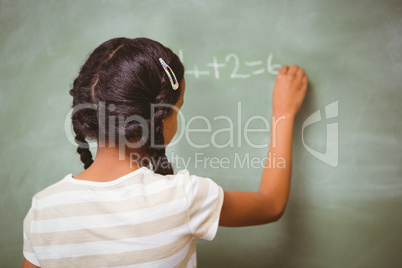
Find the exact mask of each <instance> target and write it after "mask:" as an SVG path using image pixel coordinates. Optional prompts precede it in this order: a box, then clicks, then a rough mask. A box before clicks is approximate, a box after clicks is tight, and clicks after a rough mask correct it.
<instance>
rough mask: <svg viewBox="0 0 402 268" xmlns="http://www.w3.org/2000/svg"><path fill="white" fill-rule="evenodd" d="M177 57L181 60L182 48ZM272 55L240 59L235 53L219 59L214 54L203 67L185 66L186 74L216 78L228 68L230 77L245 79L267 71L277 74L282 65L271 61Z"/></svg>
mask: <svg viewBox="0 0 402 268" xmlns="http://www.w3.org/2000/svg"><path fill="white" fill-rule="evenodd" d="M178 56H179V58H180V60H181V61H182V62H183V59H184V57H183V50H181V49H180V50H179V55H178ZM272 59H273V55H272V53H269V55H268V57H267V60H266V61H263V60H256V61H240V58H239V56H238V55H236V54H235V53H230V54H228V55H226V57H225V59H224V60H222V61H219V60H218V58H217V57H216V56H213V57H212V61H211V62H208V63H206V64H205V66H204V68H199V67H198V65H196V64H194V65H193V66H192V68H191V69H190V68H188V67H187V68H186V75H194V77H195V78H197V79H198V78H200V77H201V76H209V75H213V76H214V77H215V78H216V79H219V78H221V76H222V75H221V70H223V69H225V68H226V69H229V70H230V78H231V79H238V78H240V79H246V78H250V77H252V76H256V75H261V74H263V73H266V72H267V73H269V74H273V75H277V74H278V72H279V69H280V68H281V67H282V65H280V64H273V63H272Z"/></svg>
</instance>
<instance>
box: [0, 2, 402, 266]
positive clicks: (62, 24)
mask: <svg viewBox="0 0 402 268" xmlns="http://www.w3.org/2000/svg"><path fill="white" fill-rule="evenodd" d="M401 14H402V2H401V1H386V0H384V1H374V0H368V1H363V0H359V1H345V0H342V1H322V0H306V1H296V0H294V1H283V0H282V1H274V0H268V1H263V0H259V1H240V0H232V1H212V0H205V1H195V0H194V1H184V0H183V1H175V0H172V1H151V0H149V1H94V0H90V1H78V0H74V1H73V0H70V1H67V0H65V1H50V0H49V1H45V0H43V1H39V0H38V1H21V0H13V1H10V0H8V1H7V0H1V1H0V27H1V31H0V40H1V41H0V59H1V60H0V70H1V71H0V126H1V136H0V145H1V147H0V148H1V149H0V163H1V168H0V179H1V180H0V215H1V220H0V230H1V234H0V241H1V244H0V266H1V267H18V266H20V265H21V263H22V221H23V218H24V216H25V213H26V212H27V210H28V208H29V206H30V199H31V197H32V196H33V194H34V193H36V192H38V191H39V190H41V189H43V188H44V187H46V186H48V185H50V184H52V183H54V182H56V181H58V180H60V179H61V178H63V177H64V176H65V175H66V174H68V173H73V174H77V173H79V172H81V171H82V169H83V168H82V163H81V162H80V160H79V157H78V155H77V154H76V152H75V149H76V147H75V144H73V143H72V142H70V140H71V137H70V136H71V127H70V125H69V123H70V122H69V121H68V113H69V109H70V106H71V103H72V99H71V97H70V95H69V94H68V90H69V89H70V87H71V85H72V82H73V79H74V78H75V76H76V75H77V73H78V70H79V68H80V66H81V65H82V64H83V62H84V60H85V59H86V57H87V56H88V54H89V53H90V52H91V51H92V50H93V49H94V48H95V47H96V46H98V45H99V44H100V43H102V42H104V41H106V40H108V39H110V38H113V37H120V36H125V37H141V36H145V37H149V38H152V39H155V40H158V41H160V42H162V43H163V44H165V45H166V46H168V47H170V48H172V49H173V50H174V51H175V52H176V53H177V54H178V55H179V56H180V57H181V59H182V60H183V63H184V65H185V67H186V70H187V72H186V95H185V104H184V106H183V110H182V111H183V115H184V117H183V118H180V120H179V133H178V134H177V136H176V139H175V140H176V141H177V143H175V144H174V145H173V146H171V147H169V148H168V157H169V159H170V160H171V161H172V162H173V163H174V164H175V165H176V169H175V170H176V171H177V170H178V169H180V168H188V169H189V170H190V171H191V172H192V173H193V174H196V175H199V176H204V177H210V178H212V179H214V180H215V181H216V182H217V183H218V184H220V185H222V187H223V188H224V189H228V190H257V189H258V185H259V179H260V176H261V172H262V170H261V168H260V167H259V166H258V165H259V163H258V161H259V160H260V159H262V158H264V157H265V156H266V153H267V144H268V142H269V135H270V131H269V130H270V129H269V128H268V127H269V126H267V125H266V121H264V118H269V117H270V115H271V112H272V111H271V108H270V104H271V100H272V98H271V95H272V87H273V84H274V79H275V73H276V71H277V70H278V67H279V66H281V65H288V64H294V63H295V64H298V65H300V66H301V67H303V68H304V69H305V70H306V72H307V74H308V75H309V78H310V82H309V90H308V93H307V96H306V99H305V103H304V104H303V106H302V109H301V111H300V113H299V114H298V116H297V118H296V125H295V130H294V131H295V136H294V166H293V181H292V191H291V197H290V200H289V203H288V207H287V210H286V212H285V215H284V216H283V218H282V219H281V220H280V221H278V222H276V223H273V224H269V225H264V226H257V227H247V228H219V230H218V234H217V236H216V238H215V240H214V241H212V242H204V241H199V243H198V245H197V247H198V264H199V267H297V268H304V267H306V268H312V267H313V268H314V267H317V268H318V267H319V268H321V267H362V268H363V267H364V268H366V267H401V265H402V255H401V253H400V252H401V250H402V229H401V226H402V212H401V204H402V172H401V163H402V154H401V151H402V136H401V133H402V124H401V123H400V122H401V118H402V109H401V103H402V86H401V85H402V78H401V77H402V75H401V74H402V16H401ZM194 118H195V119H194ZM223 118H226V119H227V118H230V120H231V122H229V121H230V120H226V119H223ZM250 118H253V119H250ZM66 119H67V121H66ZM207 122H209V123H210V125H208V123H207ZM231 123H232V124H231ZM196 128H199V129H204V130H205V131H204V132H199V133H193V132H190V133H187V136H186V134H185V131H186V129H196ZM224 128H228V129H232V131H221V132H219V131H220V130H222V129H224ZM264 128H265V131H263V129H264ZM250 129H257V131H254V132H252V131H251V132H248V131H246V132H245V130H250ZM258 130H260V131H259V132H258ZM69 131H70V132H69ZM183 131H184V132H183ZM69 133H70V134H69ZM180 133H184V134H183V135H182V136H180ZM231 139H233V140H232V141H233V142H232V143H231V142H230V140H231ZM93 151H94V153H95V152H96V148H93ZM222 159H225V160H224V164H222ZM251 159H254V162H253V163H254V164H253V165H251V164H250V162H251V161H252V160H251ZM271 161H274V160H271ZM225 163H228V164H225ZM219 165H223V166H219Z"/></svg>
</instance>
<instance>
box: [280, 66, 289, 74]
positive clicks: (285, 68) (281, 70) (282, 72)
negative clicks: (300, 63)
mask: <svg viewBox="0 0 402 268" xmlns="http://www.w3.org/2000/svg"><path fill="white" fill-rule="evenodd" d="M288 69H289V66H282V68H281V69H280V70H279V73H280V74H286V73H287V72H288Z"/></svg>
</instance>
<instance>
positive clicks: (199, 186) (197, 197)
mask: <svg viewBox="0 0 402 268" xmlns="http://www.w3.org/2000/svg"><path fill="white" fill-rule="evenodd" d="M179 174H181V175H182V176H183V180H184V190H185V194H186V197H187V206H188V218H189V225H190V230H191V234H192V235H193V237H196V238H201V239H205V240H209V241H211V240H212V239H213V238H214V237H215V235H216V232H217V230H218V225H219V217H220V214H221V210H222V204H223V189H222V187H220V186H219V185H218V184H216V183H215V182H214V181H213V180H211V179H209V178H204V177H198V176H195V175H190V174H189V172H188V170H181V171H179Z"/></svg>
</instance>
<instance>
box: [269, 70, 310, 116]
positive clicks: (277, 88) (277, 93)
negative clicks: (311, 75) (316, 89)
mask: <svg viewBox="0 0 402 268" xmlns="http://www.w3.org/2000/svg"><path fill="white" fill-rule="evenodd" d="M307 82H308V78H307V75H306V74H305V73H304V70H303V69H301V68H299V66H297V65H292V66H283V67H282V68H281V69H280V70H279V74H278V76H277V77H276V81H275V85H274V93H273V99H272V110H273V114H274V115H278V116H280V115H288V116H295V115H296V114H297V112H298V111H299V109H300V106H301V104H302V102H303V99H304V95H305V94H306V90H307Z"/></svg>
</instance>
